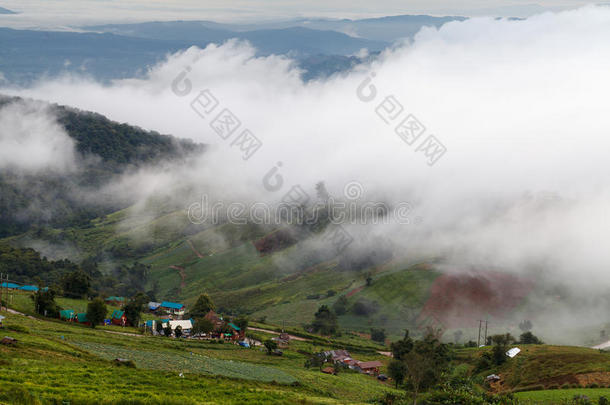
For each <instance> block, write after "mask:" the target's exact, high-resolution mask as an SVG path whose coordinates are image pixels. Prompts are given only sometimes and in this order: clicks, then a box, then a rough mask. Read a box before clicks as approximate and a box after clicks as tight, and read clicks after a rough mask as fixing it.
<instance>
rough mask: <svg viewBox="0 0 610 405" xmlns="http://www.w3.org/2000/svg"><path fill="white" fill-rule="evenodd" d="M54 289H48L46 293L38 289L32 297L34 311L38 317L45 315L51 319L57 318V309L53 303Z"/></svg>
mask: <svg viewBox="0 0 610 405" xmlns="http://www.w3.org/2000/svg"><path fill="white" fill-rule="evenodd" d="M56 295H57V293H56V291H55V289H53V288H49V289H47V290H46V291H43V290H42V289H39V290H38V291H37V292H36V293H35V294H34V295H32V300H33V301H34V310H35V311H36V313H38V314H40V315H45V316H48V317H51V318H59V307H58V306H57V304H56V303H55V296H56Z"/></svg>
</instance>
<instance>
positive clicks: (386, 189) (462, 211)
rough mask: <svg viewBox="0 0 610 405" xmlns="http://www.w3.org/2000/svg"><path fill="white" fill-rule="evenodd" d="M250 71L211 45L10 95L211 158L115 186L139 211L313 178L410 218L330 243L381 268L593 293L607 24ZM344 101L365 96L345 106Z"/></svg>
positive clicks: (598, 17) (606, 256)
mask: <svg viewBox="0 0 610 405" xmlns="http://www.w3.org/2000/svg"><path fill="white" fill-rule="evenodd" d="M254 55H255V52H254V50H253V49H252V48H251V47H249V46H248V45H247V44H244V43H238V42H229V43H226V44H224V45H222V46H215V45H211V46H209V47H207V48H206V49H203V50H201V49H197V48H191V49H188V50H186V51H184V52H181V53H178V54H175V55H171V56H169V57H168V59H167V61H165V62H164V63H162V64H160V65H158V66H155V67H153V68H152V69H151V70H150V72H149V74H148V76H147V77H146V78H145V79H142V80H139V79H133V80H121V81H116V82H114V83H113V84H112V85H110V86H103V85H101V84H98V83H95V82H91V81H89V80H84V79H79V78H74V77H69V78H63V79H61V80H54V81H44V82H40V83H39V84H37V85H36V86H34V87H31V88H28V89H20V90H12V91H11V92H12V93H14V94H18V95H24V96H29V97H34V98H39V99H44V100H50V101H53V102H58V103H61V104H67V105H71V106H76V107H79V108H81V109H85V110H93V111H96V112H100V113H102V114H105V115H107V116H108V117H109V118H111V119H114V120H117V121H120V122H128V123H131V124H135V125H139V126H142V127H144V128H148V129H154V130H157V131H159V132H162V133H171V134H173V135H176V136H179V137H186V138H192V139H194V140H196V141H199V142H203V143H206V144H209V145H211V148H210V149H209V150H208V152H206V154H204V156H203V157H202V158H201V160H200V161H199V162H198V163H197V164H196V165H194V166H191V167H188V168H185V167H182V168H180V169H179V170H174V171H169V172H167V171H166V172H163V173H161V174H160V175H159V176H156V175H153V174H151V173H150V172H147V173H146V174H140V175H141V176H152V177H150V178H154V180H152V181H149V180H146V181H140V182H138V181H131V182H130V181H129V180H126V182H127V183H126V184H130V186H129V187H125V189H130V190H132V192H136V193H141V194H142V196H143V197H145V196H147V195H153V194H155V193H162V192H163V190H175V189H176V187H177V186H178V185H184V186H185V187H186V186H188V187H189V189H190V190H193V189H195V190H199V189H200V190H201V193H206V194H208V195H215V196H217V198H218V199H224V200H229V201H247V202H251V201H265V202H274V201H278V200H280V199H281V198H282V196H283V195H285V194H286V193H287V192H288V191H289V189H290V188H291V187H292V186H293V185H301V186H302V187H303V188H304V189H305V190H307V191H308V192H309V193H312V195H315V194H314V193H315V191H314V185H315V184H316V182H318V181H320V180H323V181H325V182H326V185H327V187H328V189H329V191H330V192H331V194H333V195H340V194H341V192H342V188H343V186H344V185H345V184H347V183H349V182H351V181H354V180H355V181H358V182H359V183H360V184H362V185H363V187H364V194H363V196H362V198H364V199H367V200H375V201H384V202H387V203H388V204H390V205H396V204H399V203H400V202H403V201H408V202H410V203H411V204H413V206H414V215H417V216H419V217H421V218H422V221H421V223H419V224H417V226H415V225H413V224H412V225H403V224H381V225H377V226H370V225H369V226H366V227H363V226H357V225H353V226H348V227H347V228H348V230H349V231H350V232H351V233H352V234H353V235H361V234H362V235H366V238H367V239H366V240H367V241H373V242H372V243H374V240H375V238H376V237H382V236H383V237H384V243H388V244H391V246H392V248H394V249H395V252H396V254H397V255H407V256H414V257H417V256H421V257H431V256H432V257H434V256H442V257H445V258H446V261H447V262H449V263H455V264H456V265H457V264H459V265H460V266H474V267H477V268H484V267H486V266H488V267H494V268H501V269H503V270H506V271H511V272H515V273H518V274H525V275H528V276H532V277H538V276H539V275H540V274H543V275H545V277H546V276H548V277H549V278H550V279H552V280H554V281H559V282H564V283H566V284H569V285H574V286H579V287H584V288H586V289H587V291H595V292H601V290H603V289H604V288H605V286H607V283H608V282H609V281H610V276H609V273H608V271H607V269H608V268H610V253H609V252H610V250H609V249H607V248H606V246H605V245H606V241H608V240H610V227H609V226H607V225H608V224H607V223H606V222H607V221H606V220H605V218H606V216H607V209H608V207H609V206H610V194H609V192H610V184H609V182H608V181H607V180H606V179H605V173H607V172H609V171H610V159H609V157H610V156H609V153H610V152H609V151H610V138H608V133H610V114H608V113H607V111H606V109H607V99H608V95H609V94H610V76H609V75H608V71H609V68H610V10H609V9H608V8H606V7H585V8H582V9H579V10H575V11H568V12H562V13H557V14H552V13H547V14H542V15H538V16H534V17H531V18H529V19H527V20H524V21H512V20H510V21H509V20H495V19H486V18H481V19H471V20H468V21H464V22H452V23H448V24H445V25H444V26H443V27H441V28H440V29H434V28H429V29H428V28H426V29H423V30H422V31H421V32H420V33H419V34H418V35H417V36H416V37H415V39H414V40H413V41H411V42H408V43H404V44H402V45H401V46H398V47H396V48H395V49H392V50H388V51H387V52H385V53H384V54H382V55H381V56H380V57H379V58H378V59H377V60H376V61H375V62H373V63H371V64H370V65H367V66H358V67H357V68H355V69H354V70H353V71H351V72H349V73H347V74H343V75H337V76H334V77H331V78H328V79H325V80H319V81H312V82H308V83H304V82H303V81H302V80H301V79H300V76H299V72H298V70H297V69H296V68H295V65H294V64H293V63H292V61H291V60H290V59H288V58H286V57H281V56H270V57H255V56H254ZM181 73H182V74H183V76H181V77H178V76H179V75H180V74H181ZM177 78H178V79H177ZM367 78H368V79H370V82H367V83H366V84H365V85H363V82H364V81H365V80H367ZM173 82H174V83H177V85H178V88H179V90H180V91H178V95H177V93H176V92H175V89H176V86H174V91H173V90H172V83H173ZM362 85H363V86H362ZM359 86H361V89H365V90H367V91H368V93H367V94H368V96H370V95H371V94H372V93H371V92H373V93H375V94H376V95H375V97H373V99H372V100H371V101H366V100H367V99H368V96H367V97H364V101H363V97H358V96H357V89H358V88H359ZM370 86H373V87H370ZM189 89H190V91H187V90H189ZM204 89H208V90H209V91H210V93H211V94H212V95H213V96H214V98H215V99H216V100H217V101H218V102H219V105H218V107H217V109H216V110H215V111H214V112H213V114H211V115H210V116H206V117H202V116H200V115H198V114H197V113H196V112H195V111H194V110H193V109H192V108H191V102H192V101H193V100H194V99H195V98H196V97H197V96H198V95H199V94H200V93H199V92H200V91H201V90H204ZM389 96H393V97H394V98H393V100H394V101H397V102H398V103H400V105H402V112H401V114H399V115H397V117H393V113H394V112H396V111H398V109H399V107H397V104H396V103H394V104H392V105H393V106H394V107H393V108H394V110H391V111H390V110H389V109H386V110H385V112H386V113H385V114H383V111H384V110H383V106H385V107H388V108H389V104H387V101H386V104H381V103H382V102H384V100H386V98H387V97H389ZM380 105H382V107H381V109H378V107H379V106H380ZM224 108H227V109H229V110H230V111H231V112H232V113H233V114H234V116H235V117H237V118H238V119H239V121H240V122H241V127H240V128H239V130H238V131H236V133H235V134H233V135H232V136H231V137H228V139H226V140H225V139H223V138H222V137H220V136H219V135H218V134H217V133H216V132H215V131H214V130H213V129H212V128H211V126H210V123H211V121H212V120H213V119H214V117H215V116H216V115H217V113H219V112H220V111H221V110H222V109H224ZM376 111H377V112H380V113H381V115H383V117H384V118H385V121H387V122H385V121H384V118H382V117H380V116H379V115H378V114H377V112H376ZM409 114H412V115H413V116H414V117H416V118H417V120H419V121H420V122H421V123H422V124H423V125H424V126H425V128H426V132H425V133H424V135H422V136H421V138H419V139H418V140H417V142H414V143H413V144H412V145H409V144H407V143H406V142H405V141H404V140H403V139H401V137H400V136H398V135H397V134H396V132H395V128H396V126H397V125H398V123H399V122H400V121H401V120H402V119H403V118H405V117H406V116H407V115H409ZM246 128H247V129H248V130H250V131H251V133H252V134H253V135H255V136H256V137H257V138H258V139H259V140H260V141H261V142H262V147H260V149H258V150H257V151H256V153H255V154H254V155H252V156H251V157H250V158H248V159H247V160H244V154H243V151H241V150H240V148H239V147H237V146H238V145H235V143H234V141H235V139H236V137H237V136H238V134H239V133H241V131H242V130H243V129H246ZM429 135H434V136H435V137H436V139H437V140H438V141H440V142H441V143H442V144H443V145H444V147H445V148H446V152H445V153H444V155H442V157H441V158H440V159H439V160H438V161H436V162H435V163H434V164H433V165H429V163H430V159H429V156H426V154H425V153H424V151H422V150H421V148H419V147H418V145H420V146H421V142H423V141H424V140H425V139H426V138H427V136H429ZM274 167H275V168H276V169H277V174H278V175H280V176H281V179H282V182H283V185H282V187H280V189H278V190H276V191H269V190H268V189H266V188H265V187H264V186H263V178H264V177H265V175H266V174H268V173H269V172H270V171H271V170H272V169H273V168H274ZM143 178H144V179H146V178H148V177H143ZM150 178H149V179H150ZM138 183H142V187H140V188H137V187H136V186H137V184H138ZM151 184H154V185H155V186H154V187H151V186H150V185H151ZM134 187H135V188H134ZM192 202H193V201H184V207H185V208H186V207H187V206H188V205H189V204H190V203H192ZM449 267H451V266H449ZM540 269H542V270H540ZM534 270H535V271H536V273H535V274H534V273H532V272H533V271H534Z"/></svg>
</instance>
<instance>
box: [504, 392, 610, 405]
mask: <svg viewBox="0 0 610 405" xmlns="http://www.w3.org/2000/svg"><path fill="white" fill-rule="evenodd" d="M581 395H584V396H586V397H588V398H589V399H590V400H592V401H597V400H599V398H600V397H605V398H606V399H610V388H576V389H565V390H541V391H527V392H518V393H516V394H515V398H516V399H518V400H520V401H523V402H524V403H533V404H540V405H542V404H545V405H546V404H561V403H569V401H571V400H572V399H573V398H574V397H575V396H581Z"/></svg>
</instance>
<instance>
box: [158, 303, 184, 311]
mask: <svg viewBox="0 0 610 405" xmlns="http://www.w3.org/2000/svg"><path fill="white" fill-rule="evenodd" d="M161 306H162V307H163V308H171V309H181V308H183V307H184V305H182V304H178V303H176V302H168V301H163V302H162V303H161Z"/></svg>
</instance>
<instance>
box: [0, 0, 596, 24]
mask: <svg viewBox="0 0 610 405" xmlns="http://www.w3.org/2000/svg"><path fill="white" fill-rule="evenodd" d="M589 3H590V2H588V1H582V0H539V1H537V2H532V1H531V0H462V1H459V2H457V1H452V0H411V1H404V0H378V1H375V2H371V1H368V0H350V1H348V0H332V1H328V0H309V1H302V2H297V1H293V0H206V1H204V2H201V1H196V0H176V1H171V2H167V1H142V0H120V1H119V0H44V1H23V0H3V1H0V7H4V8H8V9H10V10H13V11H17V12H20V13H21V14H19V15H0V26H10V27H22V28H26V27H27V28H50V27H55V28H57V27H62V26H78V25H84V24H98V23H109V22H129V21H131V22H136V21H151V20H157V21H158V20H165V21H168V20H213V21H217V22H246V21H248V22H253V21H264V20H273V19H288V18H296V17H325V18H352V19H353V18H367V17H380V16H386V15H400V14H430V15H463V16H483V15H488V16H501V17H526V16H530V15H533V14H538V13H541V12H545V11H560V10H565V9H570V8H577V7H581V6H583V5H586V4H589Z"/></svg>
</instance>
